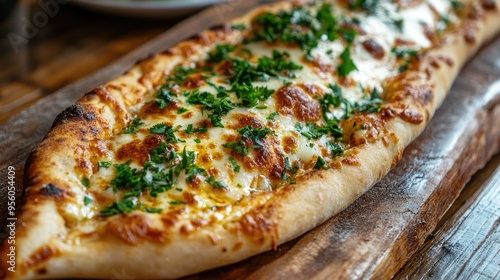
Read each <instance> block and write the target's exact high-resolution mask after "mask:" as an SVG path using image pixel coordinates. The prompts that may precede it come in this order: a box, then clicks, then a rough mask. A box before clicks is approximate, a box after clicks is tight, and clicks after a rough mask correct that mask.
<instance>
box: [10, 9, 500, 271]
mask: <svg viewBox="0 0 500 280" xmlns="http://www.w3.org/2000/svg"><path fill="white" fill-rule="evenodd" d="M290 5H291V4H290V3H288V2H284V3H278V4H274V5H268V6H263V7H260V8H258V9H256V10H254V11H252V12H250V13H249V14H247V15H246V16H244V17H242V18H239V19H236V20H235V21H234V22H238V23H249V22H250V21H251V19H252V18H254V17H255V15H257V14H260V13H262V11H270V10H271V11H272V10H278V9H287V8H289V7H290ZM485 5H486V4H485ZM485 5H483V6H482V7H479V8H481V10H480V11H479V12H478V13H479V16H478V18H477V19H470V20H467V21H464V22H463V23H462V24H463V25H464V26H461V27H459V28H456V30H455V31H454V32H452V33H449V34H447V35H446V36H445V37H444V38H443V40H441V43H440V44H441V45H440V46H439V47H438V48H434V49H433V50H432V51H429V52H427V53H426V54H425V56H423V57H422V58H421V59H420V62H419V65H418V70H417V71H411V72H410V73H409V74H408V75H407V76H405V77H403V78H402V79H400V80H398V81H392V82H393V83H392V84H391V85H390V86H392V87H396V86H397V87H398V89H401V90H400V91H399V92H398V91H394V92H397V93H395V94H394V96H392V97H391V98H392V100H394V103H397V106H399V107H398V108H403V109H404V110H403V111H404V112H406V113H405V114H403V117H395V116H392V115H391V114H390V113H387V114H385V115H384V114H379V115H377V116H375V117H373V119H371V120H370V121H371V122H373V123H377V122H383V123H384V129H385V131H388V132H390V133H387V135H386V136H387V137H385V138H384V139H381V140H377V141H374V142H372V143H370V142H367V143H365V144H362V145H358V146H356V148H355V149H356V153H355V154H356V159H355V161H356V162H355V163H354V164H353V163H352V162H343V163H341V167H340V168H337V169H329V170H317V171H314V172H310V173H308V174H306V175H304V176H301V177H299V178H298V179H297V184H295V185H287V186H284V187H282V188H279V189H277V190H275V191H273V192H268V193H266V192H264V193H262V194H259V195H255V196H254V197H252V199H253V200H255V201H258V203H255V204H252V205H253V206H252V208H250V209H249V210H248V211H247V212H246V214H244V215H242V216H241V217H238V218H235V219H234V220H232V221H229V222H227V223H223V224H217V223H215V224H211V225H208V226H201V227H200V228H198V229H197V230H194V231H191V232H189V234H182V233H180V232H179V231H176V232H171V233H161V232H155V230H154V225H155V223H156V222H157V220H155V219H153V218H151V215H149V214H145V213H135V212H134V213H132V214H127V215H122V216H115V217H112V218H109V219H108V220H107V221H103V222H101V223H100V224H99V228H98V230H97V231H95V232H93V233H91V234H89V235H86V236H81V237H80V238H78V239H71V241H68V239H69V234H70V233H69V231H68V223H71V222H72V221H71V219H70V218H68V217H63V216H62V215H61V211H60V207H62V206H61V204H64V203H71V202H75V203H76V201H78V200H79V199H81V197H82V196H83V195H84V192H83V190H81V188H79V186H80V182H79V178H78V177H77V176H75V175H74V174H73V172H72V170H74V169H78V170H79V171H80V172H81V173H82V174H85V175H86V176H88V177H90V176H91V175H92V173H93V172H94V171H93V170H94V166H93V165H92V162H95V159H94V157H96V155H97V154H99V152H100V151H99V150H98V149H97V148H96V147H98V146H99V141H100V140H101V139H108V138H110V137H112V136H113V135H114V134H115V133H116V132H117V131H118V132H119V131H121V130H122V129H123V128H124V127H125V126H126V125H127V123H128V122H129V121H130V120H131V119H133V116H134V115H135V114H136V113H137V110H138V109H137V108H138V107H137V105H138V104H140V103H142V102H144V101H145V100H148V99H150V98H151V93H149V91H148V89H150V88H152V87H153V86H154V85H157V84H159V83H161V80H162V79H163V78H164V75H165V69H173V67H175V66H176V65H177V64H179V63H180V62H182V61H183V60H192V61H194V60H196V59H197V58H198V57H200V56H201V55H203V54H204V53H205V52H206V51H207V50H208V49H210V47H211V46H213V45H215V44H220V43H233V42H238V40H239V39H240V36H241V34H240V32H237V31H234V30H231V29H229V28H227V27H219V28H218V29H214V30H209V31H206V32H203V33H201V34H200V35H199V36H197V37H196V38H194V39H191V40H188V41H186V42H182V43H180V44H178V45H177V46H175V47H172V48H171V49H169V50H167V51H165V52H163V53H161V54H157V55H155V56H153V57H152V58H149V59H146V60H144V61H142V62H140V63H139V64H137V65H136V66H135V67H133V68H132V69H131V70H130V71H128V72H127V73H126V74H124V75H123V76H120V77H118V78H116V79H115V80H113V81H111V82H109V83H108V84H106V85H104V86H101V87H99V88H97V89H95V90H93V91H91V92H89V93H87V94H86V95H85V96H84V97H83V98H82V99H80V100H79V101H78V102H77V103H76V104H75V105H73V106H71V107H69V108H68V109H66V110H65V111H64V112H63V113H61V114H60V115H59V116H58V117H57V118H56V120H55V122H54V125H53V127H52V129H51V131H50V132H49V134H48V135H47V137H46V138H45V139H44V141H43V142H42V143H41V144H40V146H38V147H37V148H36V149H35V150H34V151H33V152H32V154H31V156H30V159H29V160H28V162H27V164H26V172H25V174H26V178H25V188H26V204H25V206H24V207H23V211H22V214H21V215H20V217H19V220H18V229H17V231H16V238H17V243H18V244H19V245H18V246H17V247H16V248H17V252H16V254H17V269H16V272H15V273H12V272H9V271H8V270H7V267H6V266H5V264H6V259H5V256H6V253H7V251H8V248H9V245H8V244H7V242H4V248H3V250H2V254H1V258H2V259H1V263H2V264H1V265H2V273H3V274H4V275H5V276H6V279H54V278H69V277H72V278H74V277H75V276H77V277H82V278H113V277H116V273H120V272H121V271H123V269H124V268H126V273H127V274H128V275H133V276H135V277H136V278H137V279H166V278H177V277H182V276H185V275H188V274H192V273H196V272H200V271H204V270H207V269H211V268H214V267H218V266H222V265H226V264H230V263H234V262H237V261H240V260H243V259H245V258H248V257H250V256H253V255H256V254H259V253H261V252H264V251H267V250H270V249H272V248H276V246H278V245H279V244H282V243H284V242H287V241H289V240H291V239H293V238H296V237H297V236H299V235H301V234H303V233H304V232H306V231H308V230H310V229H312V228H314V227H316V226H317V225H319V224H321V223H323V222H324V221H326V220H327V219H329V218H330V217H332V216H333V215H335V214H337V213H339V212H340V211H342V210H343V209H345V208H346V207H347V206H348V205H350V204H351V203H352V202H353V201H354V200H356V199H357V198H358V197H360V196H361V195H362V194H363V193H365V192H366V191H367V190H368V189H369V188H370V187H371V186H373V185H374V184H375V183H376V182H378V181H379V180H380V179H381V178H382V177H384V176H385V175H386V174H387V173H388V172H389V170H390V169H391V168H392V167H394V166H395V165H396V164H397V162H398V161H399V159H400V158H401V156H402V153H403V150H404V148H405V147H406V146H407V145H408V144H409V143H410V142H411V141H412V140H413V139H414V138H415V137H417V136H418V135H419V134H420V133H421V132H422V130H423V129H424V128H425V126H426V124H427V123H428V122H429V120H430V118H431V117H432V115H433V114H434V112H435V110H436V109H437V108H438V107H439V106H440V105H441V103H442V102H443V100H444V98H445V97H446V94H447V92H448V91H449V88H450V86H451V84H452V82H453V80H454V78H455V77H456V76H457V74H458V72H459V70H460V67H461V66H462V65H463V64H464V63H465V62H466V60H467V59H468V58H469V57H470V56H471V55H473V54H474V53H475V52H476V51H477V49H478V48H479V47H480V46H481V44H482V43H484V42H486V41H488V40H489V39H490V38H492V37H493V36H494V35H495V34H496V32H497V31H498V29H499V26H500V15H499V14H498V8H494V9H489V8H487V7H486V6H485ZM495 5H496V7H500V1H495ZM466 25H467V26H466ZM470 25H473V28H472V29H473V31H474V32H473V37H474V38H471V36H472V35H471V34H469V33H468V32H469V30H470V28H471V27H470ZM123 84H126V85H127V86H126V87H123V86H122V85H123ZM388 86H389V85H388ZM422 88H423V89H422ZM411 89H415V91H416V93H415V92H413V94H409V92H410V93H412V91H411ZM429 90H430V92H429ZM429 94H430V96H429ZM403 97H404V98H403ZM396 100H397V101H396ZM68 155H70V156H68ZM252 203H253V202H252ZM298 209H300V211H298ZM170 218H172V219H173V220H175V217H170ZM113 221H114V222H115V223H114V222H113ZM127 223H128V225H129V226H124V227H123V228H120V227H119V226H118V228H117V227H115V226H114V225H115V224H118V225H122V224H127ZM123 232H125V235H126V236H124V237H123V236H122V237H123V238H117V236H119V235H120V234H123ZM117 252H120V253H119V254H117Z"/></svg>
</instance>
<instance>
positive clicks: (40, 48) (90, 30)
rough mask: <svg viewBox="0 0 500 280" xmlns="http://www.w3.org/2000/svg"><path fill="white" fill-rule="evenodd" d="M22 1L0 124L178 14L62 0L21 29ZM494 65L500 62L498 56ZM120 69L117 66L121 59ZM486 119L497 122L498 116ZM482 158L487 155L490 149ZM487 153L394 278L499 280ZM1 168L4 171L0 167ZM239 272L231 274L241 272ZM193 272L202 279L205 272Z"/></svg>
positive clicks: (8, 45)
mask: <svg viewBox="0 0 500 280" xmlns="http://www.w3.org/2000/svg"><path fill="white" fill-rule="evenodd" d="M24 3H25V4H26V3H28V1H24ZM28 7H29V8H28V9H25V10H23V9H15V10H14V12H13V13H12V14H11V17H10V18H9V19H7V20H4V21H3V22H1V23H0V24H1V25H0V125H2V124H7V125H5V126H2V127H3V128H4V129H7V128H9V127H12V124H13V123H14V126H15V121H16V120H15V118H17V117H18V116H19V115H16V113H18V112H21V111H23V110H24V112H25V113H24V115H22V116H24V117H26V114H27V113H26V112H27V111H26V109H27V108H32V107H33V106H36V105H34V104H35V103H36V102H37V101H40V102H43V101H44V100H50V98H52V97H51V96H52V93H54V92H56V91H58V90H60V89H61V88H63V87H65V86H67V85H71V84H73V83H75V82H76V81H78V80H80V79H82V78H83V77H86V76H87V75H89V74H91V73H94V72H95V71H97V70H99V69H101V68H103V67H105V66H107V65H110V64H113V63H114V62H115V61H116V60H117V59H119V58H121V57H122V56H124V55H125V54H128V53H130V52H133V51H134V50H135V49H136V48H138V47H139V46H141V45H143V44H145V43H146V42H147V41H149V40H151V39H153V38H155V37H156V36H158V35H160V34H162V33H163V32H165V31H166V30H168V29H169V28H171V27H172V26H174V24H176V23H177V22H178V21H179V20H180V19H162V20H139V19H128V18H122V17H116V16H109V15H102V14H98V13H93V12H89V11H85V10H82V9H80V8H78V7H74V6H72V5H64V6H60V9H59V10H58V11H57V13H55V14H54V15H53V16H52V15H49V16H48V17H47V21H46V23H44V24H38V25H39V26H38V25H37V26H34V25H33V26H34V29H32V30H31V31H26V30H23V28H26V27H24V25H23V24H25V22H24V23H23V18H24V19H27V20H28V21H31V22H32V23H33V20H35V21H36V20H38V21H40V20H41V18H40V19H36V18H34V17H33V16H34V15H35V14H36V13H37V12H40V11H42V9H41V7H40V6H38V5H37V4H29V5H28ZM39 23H41V22H39ZM33 26H32V27H33ZM204 27H207V26H204ZM174 31H175V30H174ZM174 31H173V32H174ZM22 32H31V33H30V34H28V35H29V36H21V37H22V38H19V37H15V36H14V37H13V35H12V33H16V34H21V35H22V34H23V33H22ZM9 34H10V36H9ZM24 35H26V34H24ZM497 46H500V44H497ZM497 53H498V52H497ZM496 59H498V57H497V58H496ZM498 63H499V65H500V60H499V62H498ZM125 65H126V63H125ZM120 67H123V64H121V65H120ZM123 70H124V69H123ZM74 88H75V87H73V89H74ZM76 88H78V86H76ZM490 88H491V90H493V91H496V92H494V93H492V94H494V95H495V97H494V98H493V99H494V100H493V101H494V103H495V104H496V105H498V104H499V101H500V98H499V96H500V95H499V94H498V91H500V89H499V86H497V87H496V88H495V87H494V86H491V87H490ZM82 90H83V89H82ZM85 90H86V89H85ZM82 94H83V92H82ZM59 95H61V94H59ZM58 98H60V97H58ZM72 98H73V97H72ZM43 106H46V105H43ZM43 106H41V107H43ZM39 107H40V106H39ZM44 108H45V107H44ZM494 108H496V110H498V106H495V107H494ZM13 118H14V119H13ZM9 119H10V120H9ZM491 123H492V124H493V125H494V126H497V127H498V126H500V121H499V120H498V119H497V120H493V122H491ZM47 129H48V128H47ZM497 131H498V130H497ZM1 135H2V137H3V139H0V140H2V141H1V142H2V147H1V148H0V149H3V150H4V151H2V155H4V156H5V157H9V158H5V159H0V161H1V163H2V168H3V167H4V166H6V164H7V163H12V162H14V163H16V162H19V161H20V160H22V158H21V159H12V158H13V156H12V155H11V154H9V153H8V152H7V151H6V150H7V149H9V148H10V147H9V146H8V145H7V144H6V143H12V142H13V140H9V139H7V140H6V138H7V136H6V135H8V131H2V133H1ZM492 141H493V144H495V145H496V146H497V147H498V146H499V143H500V135H498V133H497V134H496V137H495V135H494V136H493V140H492ZM35 142H36V141H35ZM32 145H33V144H29V145H28V146H31V147H32ZM27 148H29V147H27ZM477 156H479V157H481V155H477ZM485 156H486V157H488V158H490V156H489V155H485ZM488 158H487V159H485V160H484V162H487V164H486V166H485V167H484V168H483V169H481V170H480V171H478V172H477V173H476V174H475V175H474V176H473V177H472V179H471V180H470V181H469V182H468V183H467V184H466V185H465V187H464V188H463V190H462V192H461V193H460V195H459V196H458V198H457V199H456V200H455V202H454V203H453V204H452V206H451V207H450V208H449V209H448V210H447V211H446V213H445V214H444V216H442V218H440V219H438V220H439V222H438V223H437V226H436V227H435V229H433V230H432V229H431V231H432V233H431V234H430V235H429V236H428V237H427V238H426V239H425V242H424V243H423V244H421V243H422V242H419V245H420V248H419V249H418V250H417V248H415V250H417V251H416V252H415V253H414V254H413V255H412V256H411V258H410V259H409V260H407V257H406V258H404V262H403V263H399V264H398V267H397V268H398V272H397V273H396V274H395V276H394V278H396V279H457V278H460V279H499V278H500V239H499V238H500V228H499V222H500V167H499V163H500V154H497V155H496V156H493V158H491V159H489V160H488ZM1 172H2V176H3V174H4V173H5V172H4V170H2V171H1ZM467 177H468V176H465V178H463V179H461V180H462V181H460V180H459V182H458V183H459V184H461V186H463V185H464V184H465V183H466V182H465V181H463V180H467V179H468V178H467ZM0 180H3V179H0ZM461 186H460V188H459V189H461ZM445 210H446V209H445ZM424 222H425V221H424ZM300 241H302V240H300ZM296 242H297V241H293V242H291V243H288V244H285V245H284V246H280V250H281V251H283V252H282V253H280V252H275V253H272V254H268V255H264V256H262V257H261V259H262V258H264V259H266V258H267V259H269V260H270V261H271V260H272V261H273V262H276V261H275V260H278V259H279V258H280V257H281V255H285V253H288V251H290V250H291V248H293V247H295V246H296ZM297 244H300V242H299V243H297ZM297 246H298V245H297ZM280 250H279V251H280ZM415 250H413V251H415ZM413 251H412V253H413ZM396 257H397V256H396ZM267 259H266V260H267ZM261 263H262V261H254V260H250V261H249V262H248V264H244V265H236V266H233V267H232V268H229V269H227V270H222V271H215V272H211V273H208V274H206V275H205V276H207V277H209V278H211V279H217V278H218V276H221V275H220V273H224V271H227V272H228V273H229V274H228V275H231V276H236V275H237V274H235V273H242V274H248V275H250V274H251V273H253V275H256V276H259V275H260V276H262V273H261V274H259V270H260V272H266V270H265V269H261V268H255V267H254V266H255V265H253V264H261ZM401 266H402V267H401ZM242 274H240V275H239V277H236V278H246V276H245V275H242ZM276 275H278V274H276ZM289 275H290V274H289ZM296 275H300V274H296ZM303 275H306V274H303ZM307 275H313V276H314V277H315V278H316V279H321V278H329V277H328V276H325V275H324V274H323V275H321V274H310V273H309V274H307ZM373 275H387V274H384V273H382V274H380V272H379V273H378V274H377V273H373V274H363V275H352V278H370V277H372V276H373ZM195 278H199V279H203V278H204V276H203V275H202V276H200V277H195ZM249 278H251V277H249Z"/></svg>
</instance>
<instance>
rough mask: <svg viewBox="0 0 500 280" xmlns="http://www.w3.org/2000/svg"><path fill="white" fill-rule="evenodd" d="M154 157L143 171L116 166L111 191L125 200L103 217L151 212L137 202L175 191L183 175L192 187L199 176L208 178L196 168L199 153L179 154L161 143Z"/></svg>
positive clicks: (111, 207)
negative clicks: (139, 210) (147, 196)
mask: <svg viewBox="0 0 500 280" xmlns="http://www.w3.org/2000/svg"><path fill="white" fill-rule="evenodd" d="M150 156H151V157H150V158H151V159H150V161H148V162H146V163H145V164H144V167H143V168H142V169H136V168H133V167H131V166H130V165H129V163H124V164H115V165H114V167H115V172H116V176H115V178H114V179H113V180H112V181H111V186H110V187H111V188H112V189H113V191H115V192H118V191H121V192H123V199H122V200H120V201H118V202H115V203H113V204H112V205H110V206H107V207H106V208H104V209H103V210H102V211H101V215H102V216H111V215H115V214H119V213H129V212H132V211H134V210H136V209H142V210H144V211H147V210H146V209H143V208H144V207H143V205H141V204H140V203H137V198H138V197H140V196H141V195H144V194H145V193H149V195H150V196H152V197H156V196H158V195H159V194H160V193H163V192H165V191H168V190H170V189H172V188H173V185H174V184H175V183H176V182H177V181H178V179H179V176H180V175H181V174H182V173H184V175H185V181H186V182H188V183H189V182H192V181H193V180H194V178H195V177H196V176H198V175H202V176H205V175H207V172H206V171H205V169H203V168H201V167H199V166H197V165H196V153H195V152H192V151H187V150H186V149H184V150H183V151H182V153H180V154H178V153H176V152H175V151H174V150H173V148H172V147H170V146H169V145H168V144H167V143H165V142H161V143H160V144H159V145H158V147H157V148H155V149H153V150H151V151H150ZM150 209H152V208H150ZM147 212H148V211H147ZM149 212H150V213H157V212H156V211H153V212H151V211H149Z"/></svg>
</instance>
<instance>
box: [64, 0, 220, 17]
mask: <svg viewBox="0 0 500 280" xmlns="http://www.w3.org/2000/svg"><path fill="white" fill-rule="evenodd" d="M228 1H229V0H73V1H71V3H74V4H76V5H78V6H81V7H84V8H87V9H90V10H94V11H99V12H105V13H111V14H117V15H126V16H138V17H155V18H158V17H163V16H170V17H180V16H184V15H186V14H189V13H192V12H195V11H197V10H200V9H201V8H204V7H206V6H209V5H214V4H222V3H224V2H228Z"/></svg>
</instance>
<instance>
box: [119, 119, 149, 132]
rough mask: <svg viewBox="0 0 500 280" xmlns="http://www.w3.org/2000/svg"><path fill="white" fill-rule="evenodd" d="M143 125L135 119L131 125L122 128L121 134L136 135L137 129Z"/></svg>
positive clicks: (139, 120)
mask: <svg viewBox="0 0 500 280" xmlns="http://www.w3.org/2000/svg"><path fill="white" fill-rule="evenodd" d="M141 125H144V122H142V120H141V119H140V118H136V119H134V120H133V121H132V123H131V124H129V125H128V126H126V127H125V128H123V133H125V134H137V133H138V132H139V127H140V126H141Z"/></svg>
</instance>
